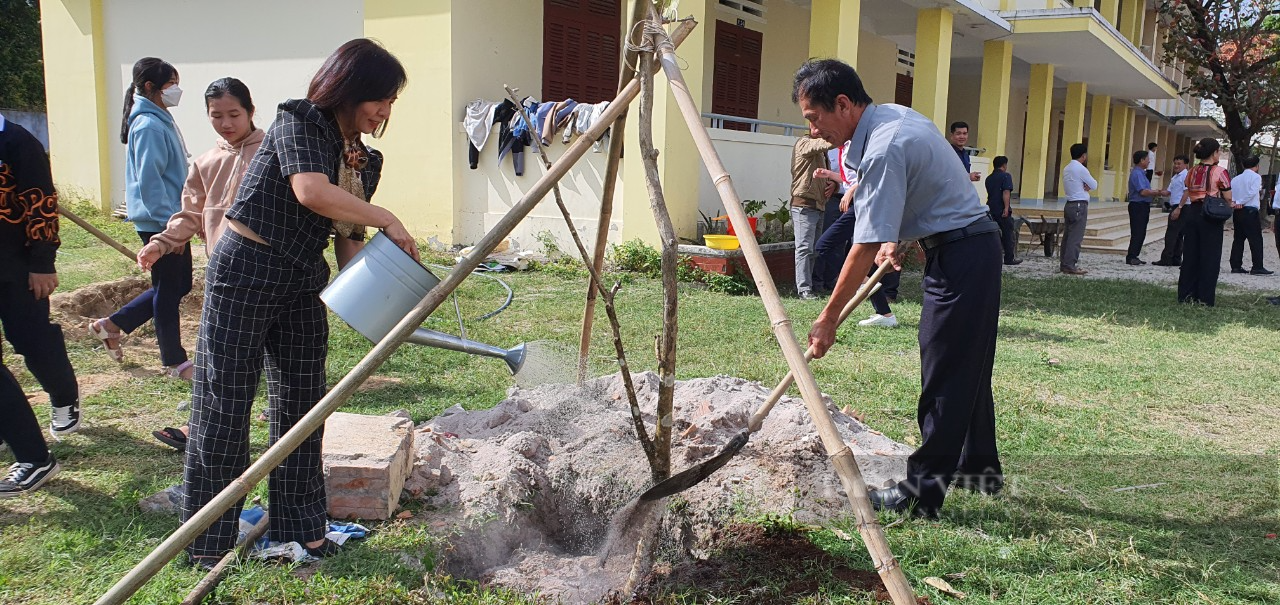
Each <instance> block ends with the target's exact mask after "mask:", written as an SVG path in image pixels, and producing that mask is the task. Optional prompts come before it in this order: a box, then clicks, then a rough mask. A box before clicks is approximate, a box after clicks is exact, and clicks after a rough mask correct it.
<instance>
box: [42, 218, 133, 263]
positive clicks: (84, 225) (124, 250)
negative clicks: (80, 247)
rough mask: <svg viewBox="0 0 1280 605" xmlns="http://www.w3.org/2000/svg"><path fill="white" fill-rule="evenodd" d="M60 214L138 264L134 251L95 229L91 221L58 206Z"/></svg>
mask: <svg viewBox="0 0 1280 605" xmlns="http://www.w3.org/2000/svg"><path fill="white" fill-rule="evenodd" d="M58 214H61V215H62V216H65V217H67V218H69V219H71V222H73V223H75V224H77V225H80V227H81V228H83V229H84V230H85V231H88V232H89V233H92V234H93V235H94V237H97V238H98V239H100V240H102V241H103V242H105V243H106V244H107V245H108V246H111V247H112V248H115V249H116V250H118V251H119V252H120V254H123V255H125V256H126V257H128V259H129V262H133V263H136V262H138V255H137V254H134V253H133V251H132V250H130V249H128V248H126V247H124V244H121V243H120V242H117V241H116V240H115V238H113V237H111V236H110V235H107V234H106V233H103V231H102V230H101V229H99V228H97V227H94V226H93V223H90V222H89V221H86V220H84V219H82V218H80V217H79V216H76V214H75V213H74V212H72V211H70V210H67V209H66V208H64V207H62V206H61V205H59V206H58Z"/></svg>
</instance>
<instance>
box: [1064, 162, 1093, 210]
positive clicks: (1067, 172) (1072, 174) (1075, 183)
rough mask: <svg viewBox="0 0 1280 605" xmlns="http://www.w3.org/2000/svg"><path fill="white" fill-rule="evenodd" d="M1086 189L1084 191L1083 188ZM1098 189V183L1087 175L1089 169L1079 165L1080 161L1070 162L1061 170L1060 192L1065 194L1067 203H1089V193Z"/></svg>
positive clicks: (1091, 176)
mask: <svg viewBox="0 0 1280 605" xmlns="http://www.w3.org/2000/svg"><path fill="white" fill-rule="evenodd" d="M1086 185H1087V186H1088V187H1089V188H1088V189H1085V186H1086ZM1097 188H1098V181H1096V180H1094V178H1093V175H1091V174H1089V169H1088V168H1085V167H1084V164H1081V163H1080V160H1071V163H1070V164H1067V167H1066V168H1063V169H1062V190H1063V191H1064V192H1066V196H1067V201H1068V202H1087V201H1089V192H1090V191H1092V190H1095V189H1097Z"/></svg>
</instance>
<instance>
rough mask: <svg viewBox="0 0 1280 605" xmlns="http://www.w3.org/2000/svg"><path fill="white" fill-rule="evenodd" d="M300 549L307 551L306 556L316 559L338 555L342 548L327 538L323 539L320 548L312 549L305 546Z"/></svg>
mask: <svg viewBox="0 0 1280 605" xmlns="http://www.w3.org/2000/svg"><path fill="white" fill-rule="evenodd" d="M302 547H303V548H305V549H306V550H307V554H309V555H311V556H313V557H315V558H317V559H323V558H325V557H332V556H333V555H336V554H338V551H340V550H342V546H340V545H339V544H338V543H337V542H334V541H333V540H330V539H328V538H325V539H324V542H321V543H320V546H317V547H315V548H312V547H310V546H307V545H305V544H304V545H302Z"/></svg>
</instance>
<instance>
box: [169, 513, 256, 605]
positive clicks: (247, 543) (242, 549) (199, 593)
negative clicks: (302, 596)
mask: <svg viewBox="0 0 1280 605" xmlns="http://www.w3.org/2000/svg"><path fill="white" fill-rule="evenodd" d="M270 522H271V517H270V516H269V515H263V516H262V518H261V519H258V522H257V523H255V524H254V525H253V529H251V530H249V533H248V534H245V537H244V542H241V543H240V545H239V546H238V547H236V549H235V550H233V551H231V552H229V553H227V554H225V555H223V556H222V560H220V561H218V564H217V565H214V566H213V569H210V570H209V573H208V574H206V575H205V577H204V578H203V579H201V580H200V583H199V584H196V587H195V588H193V589H191V592H190V593H187V598H185V599H183V600H182V605H200V602H201V601H204V598H205V597H207V596H209V593H211V592H213V589H215V588H217V587H218V584H221V583H222V576H224V575H226V573H227V570H228V569H231V563H232V562H234V561H235V560H236V559H237V558H240V557H243V556H245V555H247V554H248V553H249V550H250V549H252V548H253V543H254V542H257V541H258V538H261V537H262V535H263V534H265V533H267V525H268V524H270Z"/></svg>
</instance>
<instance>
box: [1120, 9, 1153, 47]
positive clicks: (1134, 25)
mask: <svg viewBox="0 0 1280 605" xmlns="http://www.w3.org/2000/svg"><path fill="white" fill-rule="evenodd" d="M1146 6H1147V3H1146V0H1124V1H1123V2H1122V3H1121V4H1120V11H1121V12H1122V13H1123V16H1122V17H1121V18H1120V22H1121V23H1122V26H1123V27H1124V29H1122V30H1120V33H1122V34H1124V37H1126V38H1128V39H1129V41H1130V42H1132V43H1133V45H1134V46H1141V45H1142V27H1143V24H1144V23H1145V21H1146V16H1147V10H1146Z"/></svg>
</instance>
